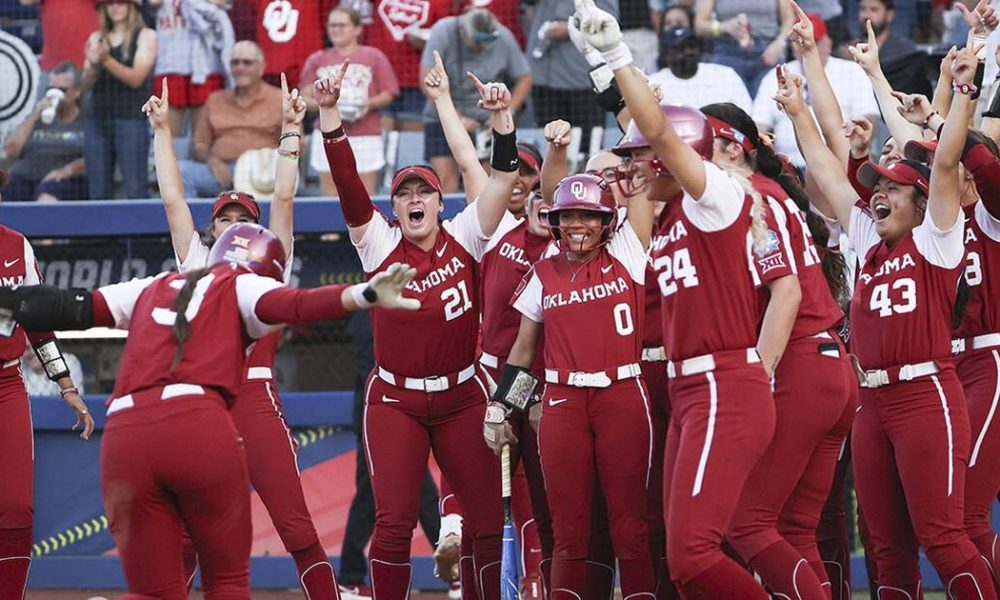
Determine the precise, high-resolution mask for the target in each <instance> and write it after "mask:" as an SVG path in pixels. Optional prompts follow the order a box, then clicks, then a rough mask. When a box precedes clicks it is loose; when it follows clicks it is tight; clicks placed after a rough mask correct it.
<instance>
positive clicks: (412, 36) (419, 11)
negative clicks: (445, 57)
mask: <svg viewBox="0 0 1000 600" xmlns="http://www.w3.org/2000/svg"><path fill="white" fill-rule="evenodd" d="M373 3H374V11H373V12H374V16H373V19H372V21H373V22H372V24H371V25H370V26H369V27H368V28H367V29H365V43H366V44H368V45H370V46H374V47H376V48H378V49H379V50H381V51H382V52H384V53H385V54H386V56H388V57H389V61H390V62H391V63H392V65H393V68H394V69H395V70H396V75H397V76H398V77H399V87H400V90H399V97H398V98H396V100H395V101H394V102H393V103H392V104H390V105H389V107H388V108H387V109H386V110H385V111H384V115H385V116H387V117H391V118H392V120H393V127H394V128H395V129H404V130H420V129H423V122H422V121H423V117H422V112H423V110H424V104H425V98H424V95H423V92H421V91H420V83H421V82H420V78H419V75H420V53H421V51H422V49H423V47H424V43H425V42H426V41H427V37H428V36H429V35H430V28H431V26H432V25H434V23H436V22H438V21H439V20H440V19H442V18H444V17H447V16H448V15H450V14H452V12H453V11H454V6H455V4H456V3H455V2H454V1H453V0H373Z"/></svg>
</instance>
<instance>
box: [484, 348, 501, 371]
mask: <svg viewBox="0 0 1000 600" xmlns="http://www.w3.org/2000/svg"><path fill="white" fill-rule="evenodd" d="M479 362H480V364H482V365H483V366H484V367H489V368H491V369H497V368H499V367H500V357H498V356H493V355H492V354H490V353H489V352H483V353H482V354H480V355H479Z"/></svg>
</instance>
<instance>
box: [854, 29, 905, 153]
mask: <svg viewBox="0 0 1000 600" xmlns="http://www.w3.org/2000/svg"><path fill="white" fill-rule="evenodd" d="M867 27H868V41H867V42H861V43H860V44H856V45H854V46H851V47H849V48H848V51H849V52H850V53H851V56H852V57H853V58H854V62H856V63H858V64H859V65H861V68H862V69H864V71H865V73H866V74H867V75H868V78H869V79H871V82H872V88H873V89H874V90H875V100H876V101H877V102H878V107H879V110H880V111H881V112H882V119H884V120H885V124H886V125H888V127H889V133H890V134H891V135H892V137H893V138H894V139H895V140H896V143H898V144H901V145H905V144H906V142H908V141H910V140H919V139H922V135H921V129H920V127H917V126H916V125H913V124H912V123H910V122H909V121H907V120H906V119H904V118H903V117H902V116H901V115H900V114H899V112H897V110H896V107H897V106H899V102H898V101H897V100H896V98H895V97H894V96H893V95H892V91H893V90H892V86H891V85H889V80H888V79H886V78H885V74H884V73H883V72H882V66H881V65H880V64H879V55H878V41H877V40H876V38H875V30H874V29H873V28H872V23H871V21H868V24H867Z"/></svg>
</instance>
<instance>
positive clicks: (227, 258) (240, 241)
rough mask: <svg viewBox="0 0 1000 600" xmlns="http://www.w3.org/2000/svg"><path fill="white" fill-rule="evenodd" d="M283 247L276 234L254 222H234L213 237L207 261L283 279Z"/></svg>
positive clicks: (211, 263)
mask: <svg viewBox="0 0 1000 600" xmlns="http://www.w3.org/2000/svg"><path fill="white" fill-rule="evenodd" d="M285 260H286V258H285V248H284V247H283V246H282V245H281V240H279V239H278V236H276V235H274V234H273V233H271V231H270V230H269V229H265V228H264V227H261V226H260V225H257V224H256V223H234V224H232V225H230V226H229V227H227V228H226V230H225V231H223V232H222V234H221V235H220V236H219V238H218V239H217V240H215V244H213V245H212V251H211V252H209V253H208V264H209V265H212V266H214V265H216V264H219V263H229V264H230V265H232V266H233V268H235V269H242V270H244V271H248V272H250V273H256V274H257V275H261V276H263V277H270V278H272V279H276V280H278V281H284V280H285V278H284V274H285Z"/></svg>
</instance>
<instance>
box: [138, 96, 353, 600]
mask: <svg viewBox="0 0 1000 600" xmlns="http://www.w3.org/2000/svg"><path fill="white" fill-rule="evenodd" d="M281 88H282V129H281V131H282V133H281V137H280V139H279V140H278V163H277V167H276V170H275V192H274V200H273V201H272V202H271V211H270V225H271V227H272V230H273V231H274V233H275V235H277V236H278V238H279V239H280V240H281V243H282V247H283V248H284V250H285V252H286V253H287V254H288V256H289V257H291V256H292V253H293V236H292V215H293V210H292V199H293V196H294V194H295V187H296V183H297V179H298V157H299V148H300V146H301V144H300V139H301V126H302V119H303V118H304V117H305V101H304V100H303V99H302V98H300V97H299V95H298V90H295V89H293V90H292V91H291V92H289V90H288V85H287V83H286V81H285V78H284V76H282V79H281ZM167 90H168V88H167V86H165V85H164V86H163V93H164V96H163V98H156V97H155V96H154V97H152V98H150V101H149V102H148V103H147V104H146V105H145V106H144V107H143V110H144V111H145V112H146V113H147V114H148V115H149V120H150V124H151V125H152V127H153V130H154V132H155V136H154V154H155V156H156V161H157V168H156V176H157V182H158V183H159V187H160V196H161V197H162V199H163V204H164V209H165V210H166V213H167V224H168V226H169V228H170V237H171V241H172V242H173V246H174V252H175V254H176V256H177V264H178V267H179V270H180V271H181V272H186V271H191V270H195V269H200V268H202V267H204V266H205V265H206V264H207V259H208V254H209V245H210V244H211V243H212V242H213V240H214V239H215V238H216V237H217V236H218V235H219V234H220V233H221V232H222V231H223V230H225V228H226V227H228V226H229V225H230V224H231V223H234V222H252V223H259V222H260V206H259V205H258V204H257V202H256V200H255V199H254V198H253V197H252V196H249V195H247V194H244V193H240V192H231V191H230V192H223V193H222V194H219V197H218V198H217V199H216V201H215V204H214V205H213V206H212V222H211V226H210V230H209V231H207V232H205V234H204V235H202V234H200V233H199V232H198V231H197V229H196V228H195V225H194V221H193V220H192V218H191V210H190V209H189V208H188V206H187V203H186V202H185V201H184V187H183V184H182V182H181V178H180V172H179V170H178V166H177V161H176V159H175V158H174V151H173V143H172V140H171V133H170V129H169V124H168V121H167V106H168V97H167V93H168V91H167ZM291 265H292V261H291V260H288V261H287V263H286V266H287V267H288V272H287V273H285V274H284V281H285V282H286V283H287V282H288V278H289V276H290V274H291ZM279 339H280V333H274V334H273V335H270V336H267V337H265V338H263V339H261V340H260V341H258V342H257V343H256V344H254V347H253V349H252V351H251V352H250V355H249V356H248V357H247V364H246V367H247V368H246V373H245V374H244V379H243V383H242V385H241V386H240V392H239V398H240V401H239V402H236V403H234V404H233V409H232V414H233V421H234V422H235V424H236V428H237V430H239V432H240V435H241V437H242V438H243V442H244V446H245V450H246V456H247V466H248V468H249V472H250V481H251V483H253V486H254V489H255V490H257V493H258V494H259V495H260V499H261V501H262V502H263V503H264V506H265V507H266V508H267V511H268V514H269V515H270V516H271V521H272V522H273V523H274V527H275V530H276V531H277V533H278V536H279V537H280V538H281V541H282V543H283V544H284V546H285V549H286V550H287V551H288V553H289V554H291V555H292V559H293V560H294V561H295V566H296V569H297V571H298V574H299V584H300V585H301V586H302V589H303V590H304V591H305V592H306V594H307V595H308V596H309V597H310V598H313V599H314V600H320V599H333V598H336V597H337V591H336V590H337V583H336V576H335V574H334V572H333V566H332V565H331V564H330V561H329V559H328V558H327V556H326V550H325V549H324V548H323V546H322V545H321V544H320V541H319V536H318V535H317V534H316V528H315V527H314V526H313V522H312V517H311V516H310V514H309V508H308V506H306V501H305V496H304V494H303V492H302V484H301V482H300V481H299V469H298V463H297V460H296V455H295V448H296V443H295V440H294V438H293V437H292V436H291V431H290V430H289V429H288V426H287V424H286V423H285V419H284V415H283V413H282V406H281V399H280V397H279V395H278V390H277V388H275V386H274V384H273V368H274V356H275V353H276V352H277V349H278V341H279ZM191 550H192V547H191V545H190V544H186V545H185V560H186V562H187V564H188V568H189V575H190V578H193V577H194V568H195V565H196V562H197V561H196V557H195V556H194V555H193V554H192V553H191ZM190 580H191V579H189V581H190Z"/></svg>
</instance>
